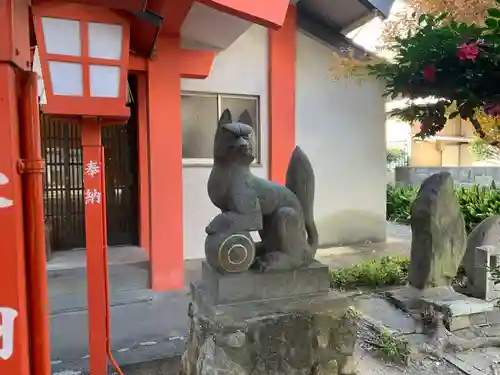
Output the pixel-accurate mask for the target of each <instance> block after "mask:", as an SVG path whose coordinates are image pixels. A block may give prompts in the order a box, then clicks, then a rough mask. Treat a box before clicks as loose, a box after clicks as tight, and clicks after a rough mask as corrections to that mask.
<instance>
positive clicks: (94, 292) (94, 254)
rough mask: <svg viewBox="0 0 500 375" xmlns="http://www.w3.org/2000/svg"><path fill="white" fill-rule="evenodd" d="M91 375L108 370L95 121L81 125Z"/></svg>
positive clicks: (104, 253)
mask: <svg viewBox="0 0 500 375" xmlns="http://www.w3.org/2000/svg"><path fill="white" fill-rule="evenodd" d="M82 148H83V173H84V176H83V186H84V200H85V234H86V241H87V243H86V248H87V301H88V319H89V328H90V329H89V349H90V373H91V374H92V375H106V374H107V373H108V370H107V339H108V327H107V319H108V309H107V303H108V299H107V292H108V291H107V287H106V285H107V283H108V279H107V278H108V274H107V266H108V259H107V249H106V243H107V241H106V205H105V203H106V201H105V195H104V193H105V190H104V158H103V147H102V145H101V127H100V124H99V121H98V119H97V118H86V119H84V120H83V121H82Z"/></svg>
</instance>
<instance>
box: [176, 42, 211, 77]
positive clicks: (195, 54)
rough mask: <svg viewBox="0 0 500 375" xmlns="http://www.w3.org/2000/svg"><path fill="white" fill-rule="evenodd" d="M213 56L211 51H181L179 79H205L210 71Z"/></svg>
mask: <svg viewBox="0 0 500 375" xmlns="http://www.w3.org/2000/svg"><path fill="white" fill-rule="evenodd" d="M215 55H216V54H215V52H213V51H199V50H191V49H184V50H181V56H180V57H181V64H180V65H181V77H182V78H198V79H205V78H207V77H208V76H209V74H210V70H211V69H212V65H213V62H214V59H215Z"/></svg>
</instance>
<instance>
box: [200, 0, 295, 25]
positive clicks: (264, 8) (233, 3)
mask: <svg viewBox="0 0 500 375" xmlns="http://www.w3.org/2000/svg"><path fill="white" fill-rule="evenodd" d="M198 1H199V2H200V3H203V4H205V5H207V6H209V7H211V8H214V9H217V10H219V11H221V12H224V13H228V14H231V15H234V16H236V17H239V18H242V19H244V20H247V21H250V22H253V23H256V24H259V25H262V26H266V27H269V28H272V29H279V28H281V26H283V23H284V22H285V17H286V12H287V10H288V5H289V4H290V0H272V1H270V0H198Z"/></svg>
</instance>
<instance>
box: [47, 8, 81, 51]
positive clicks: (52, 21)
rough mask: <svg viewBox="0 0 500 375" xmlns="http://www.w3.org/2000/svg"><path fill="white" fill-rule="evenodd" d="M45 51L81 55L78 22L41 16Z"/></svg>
mask: <svg viewBox="0 0 500 375" xmlns="http://www.w3.org/2000/svg"><path fill="white" fill-rule="evenodd" d="M42 28H43V36H44V38H45V48H46V50H47V53H53V54H57V55H65V56H81V54H82V52H81V51H82V48H81V44H82V43H81V39H80V22H79V21H74V20H65V19H61V18H48V17H43V18H42Z"/></svg>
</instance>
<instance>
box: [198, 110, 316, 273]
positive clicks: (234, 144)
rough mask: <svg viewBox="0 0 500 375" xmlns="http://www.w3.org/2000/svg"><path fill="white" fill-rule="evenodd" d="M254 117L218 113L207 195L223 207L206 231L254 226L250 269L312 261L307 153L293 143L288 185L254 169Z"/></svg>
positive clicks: (311, 185) (310, 173) (313, 233)
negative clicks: (256, 235) (256, 238)
mask: <svg viewBox="0 0 500 375" xmlns="http://www.w3.org/2000/svg"><path fill="white" fill-rule="evenodd" d="M251 123H252V120H251V116H250V114H249V113H248V111H244V112H243V113H242V114H241V116H240V118H239V119H238V121H237V122H233V121H232V116H231V112H230V111H229V110H227V109H226V110H225V111H224V113H223V114H222V116H221V118H220V120H219V123H218V127H217V131H216V134H215V141H214V166H213V169H212V172H211V174H210V178H209V180H208V195H209V197H210V199H211V201H212V202H213V204H214V205H215V206H217V207H218V208H220V209H221V211H222V212H221V214H219V215H218V216H216V217H215V218H214V219H213V220H212V222H211V223H210V224H209V225H208V226H207V228H206V232H207V234H209V235H210V234H214V233H218V232H226V233H237V232H242V231H244V232H252V231H258V232H259V235H260V237H261V240H262V242H260V243H259V244H257V245H256V260H255V263H254V265H253V267H254V268H259V269H260V270H263V271H264V270H273V269H293V268H297V267H300V266H302V265H306V264H308V263H310V262H311V261H312V260H313V258H314V255H315V253H316V250H317V247H318V232H317V229H316V225H315V223H314V215H313V201H314V183H315V182H314V172H313V169H312V166H311V164H310V162H309V159H308V158H307V156H306V155H305V154H304V153H303V152H302V150H301V149H300V148H299V147H296V148H295V150H294V152H293V154H292V157H291V160H290V163H289V165H288V170H287V175H286V186H283V185H279V184H277V183H275V182H272V181H268V180H265V179H262V178H259V177H256V176H254V175H253V174H252V172H251V170H250V166H251V164H252V162H253V160H254V157H255V156H254V149H255V147H254V141H253V137H252V131H253V129H252V126H251Z"/></svg>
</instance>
